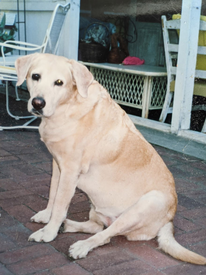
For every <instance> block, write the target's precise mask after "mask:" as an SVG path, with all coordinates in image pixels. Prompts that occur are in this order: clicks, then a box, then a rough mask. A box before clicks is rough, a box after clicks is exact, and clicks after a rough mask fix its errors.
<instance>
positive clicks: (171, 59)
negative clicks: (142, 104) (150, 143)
mask: <svg viewBox="0 0 206 275" xmlns="http://www.w3.org/2000/svg"><path fill="white" fill-rule="evenodd" d="M161 19H162V31H163V41H164V49H165V59H166V66H167V92H166V96H165V101H164V105H163V108H162V112H161V115H160V118H159V121H161V122H164V121H165V119H166V117H167V115H168V114H170V113H172V111H173V107H172V100H173V96H174V88H175V76H176V69H177V67H176V66H177V64H176V62H177V55H178V46H179V45H178V44H174V43H172V42H171V36H170V34H169V30H176V31H177V30H180V22H181V19H175V20H167V19H166V16H165V15H163V16H162V18H161ZM200 30H202V31H206V22H204V21H202V20H201V21H200ZM198 54H201V55H206V50H205V47H204V46H198ZM195 77H196V81H195V84H194V91H193V94H194V95H198V96H203V97H206V81H205V79H206V70H197V69H196V71H195ZM192 110H193V111H197V110H204V111H206V105H195V106H193V107H192ZM202 132H204V133H206V119H205V122H204V125H203V128H202Z"/></svg>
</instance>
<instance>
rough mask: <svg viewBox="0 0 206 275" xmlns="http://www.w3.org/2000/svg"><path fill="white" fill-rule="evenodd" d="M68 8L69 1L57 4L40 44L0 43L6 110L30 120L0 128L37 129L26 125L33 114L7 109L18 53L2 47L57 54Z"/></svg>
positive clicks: (0, 74)
mask: <svg viewBox="0 0 206 275" xmlns="http://www.w3.org/2000/svg"><path fill="white" fill-rule="evenodd" d="M69 9H70V3H67V4H65V5H61V4H57V5H56V7H55V9H54V11H53V13H52V16H51V19H50V22H49V25H48V28H47V30H46V35H45V37H44V40H43V43H42V45H35V44H31V43H26V42H22V41H5V42H4V43H0V46H1V53H2V58H0V80H5V81H6V110H7V113H8V115H9V116H11V117H12V118H14V119H16V120H19V119H28V118H30V120H29V121H28V122H26V123H25V124H23V125H19V126H9V127H6V126H0V130H4V129H21V128H31V129H38V127H37V126H28V125H29V124H30V123H31V122H33V121H34V120H35V119H36V117H34V116H24V117H22V116H17V115H13V114H12V113H11V111H10V109H9V90H8V81H16V80H17V75H16V71H15V69H14V64H15V61H16V59H17V58H18V57H20V55H5V54H4V47H9V48H12V49H13V50H20V51H27V52H31V53H33V52H40V53H52V54H57V51H58V46H59V40H60V35H61V30H62V27H63V24H64V21H65V18H66V15H67V12H68V10H69ZM15 89H16V100H17V101H18V100H19V96H18V91H17V88H15Z"/></svg>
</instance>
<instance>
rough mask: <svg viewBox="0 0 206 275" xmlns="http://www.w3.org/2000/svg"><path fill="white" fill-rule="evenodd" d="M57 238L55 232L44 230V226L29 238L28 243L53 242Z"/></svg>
mask: <svg viewBox="0 0 206 275" xmlns="http://www.w3.org/2000/svg"><path fill="white" fill-rule="evenodd" d="M56 236H57V232H55V231H52V230H49V229H47V228H46V226H45V227H44V228H42V229H39V230H38V231H36V232H34V233H33V234H31V235H30V236H29V239H28V240H29V241H30V242H33V241H34V242H45V243H48V242H51V241H53V240H54V239H55V238H56Z"/></svg>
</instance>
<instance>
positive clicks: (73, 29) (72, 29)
mask: <svg viewBox="0 0 206 275" xmlns="http://www.w3.org/2000/svg"><path fill="white" fill-rule="evenodd" d="M70 3H71V6H70V10H69V11H68V16H67V18H66V20H65V25H64V32H63V38H62V40H61V41H62V43H63V55H64V56H65V57H67V58H69V59H75V60H77V59H78V43H79V17H80V0H71V1H70Z"/></svg>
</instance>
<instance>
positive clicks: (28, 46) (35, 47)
mask: <svg viewBox="0 0 206 275" xmlns="http://www.w3.org/2000/svg"><path fill="white" fill-rule="evenodd" d="M14 44H18V45H23V46H17V45H14ZM43 46H44V44H43V45H41V46H39V45H36V44H31V43H27V42H22V41H12V40H8V41H5V42H3V43H0V47H1V51H3V50H2V49H3V48H4V47H7V48H11V49H15V50H23V51H34V50H39V49H41V48H42V47H43Z"/></svg>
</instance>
